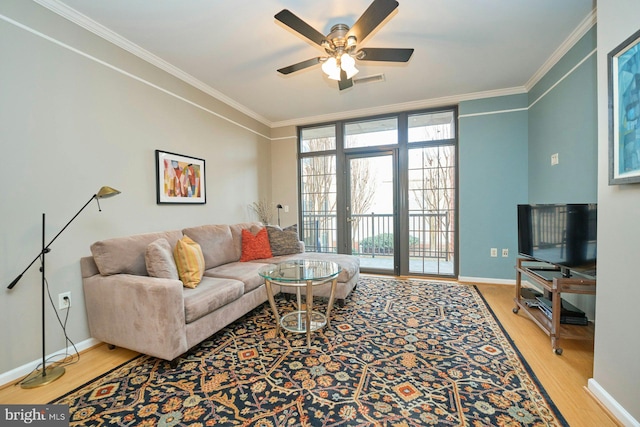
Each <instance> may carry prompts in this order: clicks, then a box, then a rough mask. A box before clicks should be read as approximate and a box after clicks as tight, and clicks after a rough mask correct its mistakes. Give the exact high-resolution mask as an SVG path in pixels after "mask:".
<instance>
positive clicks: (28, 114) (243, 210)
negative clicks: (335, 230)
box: [0, 0, 271, 373]
mask: <svg viewBox="0 0 640 427" xmlns="http://www.w3.org/2000/svg"><path fill="white" fill-rule="evenodd" d="M74 49H77V50H74ZM101 61H102V62H101ZM0 64H1V65H0V153H2V154H1V156H2V157H1V164H2V167H1V168H0V181H1V182H2V183H3V185H2V188H3V191H2V194H3V198H2V202H0V219H1V222H0V286H1V287H6V286H7V285H8V284H9V283H10V282H11V281H12V280H13V279H14V278H15V277H16V276H17V275H18V274H19V273H20V272H22V270H23V269H24V268H25V267H26V266H27V264H28V263H29V262H30V261H31V260H32V259H33V258H34V257H35V256H36V254H37V253H38V252H39V250H40V244H41V218H42V213H46V215H47V233H46V234H47V241H49V240H50V239H51V238H52V237H53V236H54V235H55V233H57V231H59V230H60V229H61V228H62V227H63V226H64V224H65V223H66V222H67V221H68V220H69V219H70V218H71V217H72V216H73V215H74V214H75V213H76V211H78V209H80V207H82V205H83V204H84V203H85V202H87V201H88V200H89V199H90V197H91V196H92V195H93V194H94V193H95V192H97V191H98V189H99V188H100V187H101V186H102V185H109V186H112V187H114V188H117V189H119V190H120V191H122V194H121V195H119V196H117V197H115V198H111V199H107V200H104V201H102V202H101V206H102V212H98V209H97V206H96V205H95V202H94V203H92V204H91V205H90V206H88V207H87V209H86V210H85V211H83V212H82V214H81V215H80V216H79V217H78V218H77V219H76V221H75V222H74V223H73V224H72V225H71V226H70V227H69V228H68V229H67V230H66V231H65V232H64V234H62V235H61V236H60V237H59V238H58V240H57V241H56V242H55V243H54V245H53V246H52V252H51V253H50V254H49V255H48V256H47V262H46V265H47V269H46V271H47V279H48V282H49V287H50V291H51V294H52V295H53V298H54V301H55V303H56V306H57V295H58V293H60V292H64V291H71V293H72V308H71V311H70V315H69V320H68V334H69V336H70V337H71V339H72V340H73V341H75V342H82V341H84V340H87V339H88V338H89V330H88V326H87V322H86V316H85V308H84V304H83V294H82V283H81V278H80V266H79V259H80V257H82V256H86V255H89V254H90V252H89V246H90V244H91V243H93V242H94V241H97V240H100V239H104V238H109V237H115V236H123V235H128V234H135V233H144V232H151V231H159V230H165V229H180V228H183V227H185V226H193V225H199V224H206V223H233V222H241V221H247V220H254V219H255V217H253V216H252V215H251V213H250V211H249V210H248V206H249V205H250V204H251V203H252V202H253V201H255V200H258V199H260V198H262V197H270V196H271V194H270V192H271V158H270V148H269V133H270V129H268V128H267V127H266V126H264V125H263V124H260V123H258V122H256V121H255V120H253V119H250V118H248V117H246V116H244V115H242V114H241V113H239V112H238V111H235V110H232V109H231V108H229V107H228V106H226V105H224V104H222V103H221V102H219V101H217V100H215V99H213V98H211V97H209V96H208V95H205V94H204V93H202V92H200V91H198V90H196V89H194V88H193V87H191V86H189V85H187V84H185V83H183V82H181V81H179V80H178V79H176V78H174V77H172V76H170V75H168V74H167V73H165V72H163V71H160V70H159V69H157V68H155V67H153V66H151V65H150V64H148V63H146V62H144V61H142V60H140V59H138V58H136V57H134V56H133V55H131V54H129V53H127V52H124V51H122V50H121V49H119V48H117V47H115V46H113V45H111V44H109V43H107V42H105V41H104V40H102V39H100V38H98V37H96V36H94V35H92V34H90V33H88V32H86V31H85V30H83V29H81V28H80V27H77V26H75V25H73V24H71V23H70V22H68V21H66V20H64V19H63V18H61V17H59V16H57V15H55V14H53V13H51V12H49V11H48V10H46V9H44V8H42V7H40V6H38V5H37V4H35V3H34V2H26V1H22V0H2V2H0ZM219 115H220V116H222V118H221V117H219ZM226 118H228V119H229V120H226ZM240 124H241V125H242V126H240ZM247 127H248V128H249V129H246V128H247ZM155 149H162V150H165V151H171V152H176V153H180V154H184V155H190V156H194V157H199V158H203V159H205V161H206V169H207V176H206V185H207V194H206V196H207V203H206V204H205V205H157V204H156V182H155V159H154V150H155ZM40 301H41V298H40V274H39V272H38V268H37V265H36V266H34V267H32V268H31V269H30V270H29V271H28V272H27V273H26V274H25V275H24V277H23V278H22V280H21V281H20V282H19V283H18V285H17V286H16V287H15V288H14V289H13V290H11V291H9V290H3V291H0V313H2V323H0V342H2V346H0V373H3V372H7V371H9V370H11V369H14V368H16V367H18V366H22V365H24V364H26V363H29V362H31V361H34V360H37V359H38V358H39V357H40V356H41V351H42V350H41V345H40V342H41V341H40V340H41V320H40V311H41V308H40ZM53 313H54V310H53V309H52V308H51V307H50V306H49V304H47V317H46V322H47V328H46V335H47V345H46V350H47V353H51V352H54V351H57V350H59V349H62V348H64V346H65V342H64V339H63V335H62V332H61V328H60V326H59V325H58V324H57V320H56V319H55V317H54V314H53ZM59 313H60V314H61V315H64V314H65V312H64V311H61V312H59Z"/></svg>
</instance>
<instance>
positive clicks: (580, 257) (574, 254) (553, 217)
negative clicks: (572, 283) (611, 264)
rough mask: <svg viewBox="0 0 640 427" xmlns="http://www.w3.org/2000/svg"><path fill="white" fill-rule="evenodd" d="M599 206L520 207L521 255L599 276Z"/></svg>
mask: <svg viewBox="0 0 640 427" xmlns="http://www.w3.org/2000/svg"><path fill="white" fill-rule="evenodd" d="M597 222H598V209H597V204H595V203H574V204H538V205H518V252H519V254H520V255H522V256H524V257H527V258H530V259H532V260H535V261H542V262H546V263H549V264H553V265H555V266H558V267H560V271H561V272H562V275H563V276H565V277H567V276H571V275H572V272H576V273H579V274H581V275H586V276H590V277H595V275H596V255H597V240H596V235H597Z"/></svg>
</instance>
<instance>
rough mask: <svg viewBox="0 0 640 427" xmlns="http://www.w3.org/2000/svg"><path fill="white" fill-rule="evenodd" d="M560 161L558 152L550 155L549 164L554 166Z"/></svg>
mask: <svg viewBox="0 0 640 427" xmlns="http://www.w3.org/2000/svg"><path fill="white" fill-rule="evenodd" d="M558 163H560V158H559V157H558V153H554V154H552V155H551V166H555V165H557V164H558Z"/></svg>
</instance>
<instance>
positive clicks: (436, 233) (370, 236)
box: [302, 211, 453, 261]
mask: <svg viewBox="0 0 640 427" xmlns="http://www.w3.org/2000/svg"><path fill="white" fill-rule="evenodd" d="M350 219H351V248H352V253H353V254H354V255H358V256H365V257H376V256H379V255H392V254H393V253H394V239H393V235H394V227H393V215H392V214H376V213H373V212H372V213H370V214H358V215H351V218H350ZM303 224H304V225H303V236H302V237H303V240H304V243H305V246H306V250H307V251H309V252H334V253H335V252H337V248H338V246H337V220H336V216H335V214H307V215H304V216H303ZM452 233H453V230H452V229H451V227H450V226H449V213H448V212H446V211H440V212H429V213H417V214H410V215H409V256H410V257H418V258H425V259H426V258H429V259H444V260H447V261H448V260H450V259H451V258H452V255H453V248H452V245H451V243H452V238H451V236H452Z"/></svg>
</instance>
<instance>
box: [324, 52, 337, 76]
mask: <svg viewBox="0 0 640 427" xmlns="http://www.w3.org/2000/svg"><path fill="white" fill-rule="evenodd" d="M322 71H324V73H325V74H326V75H327V76H328V77H329V78H330V79H331V80H340V67H338V61H337V60H336V58H334V57H333V56H331V57H329V58H328V59H327V60H326V61H324V63H323V64H322Z"/></svg>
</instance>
